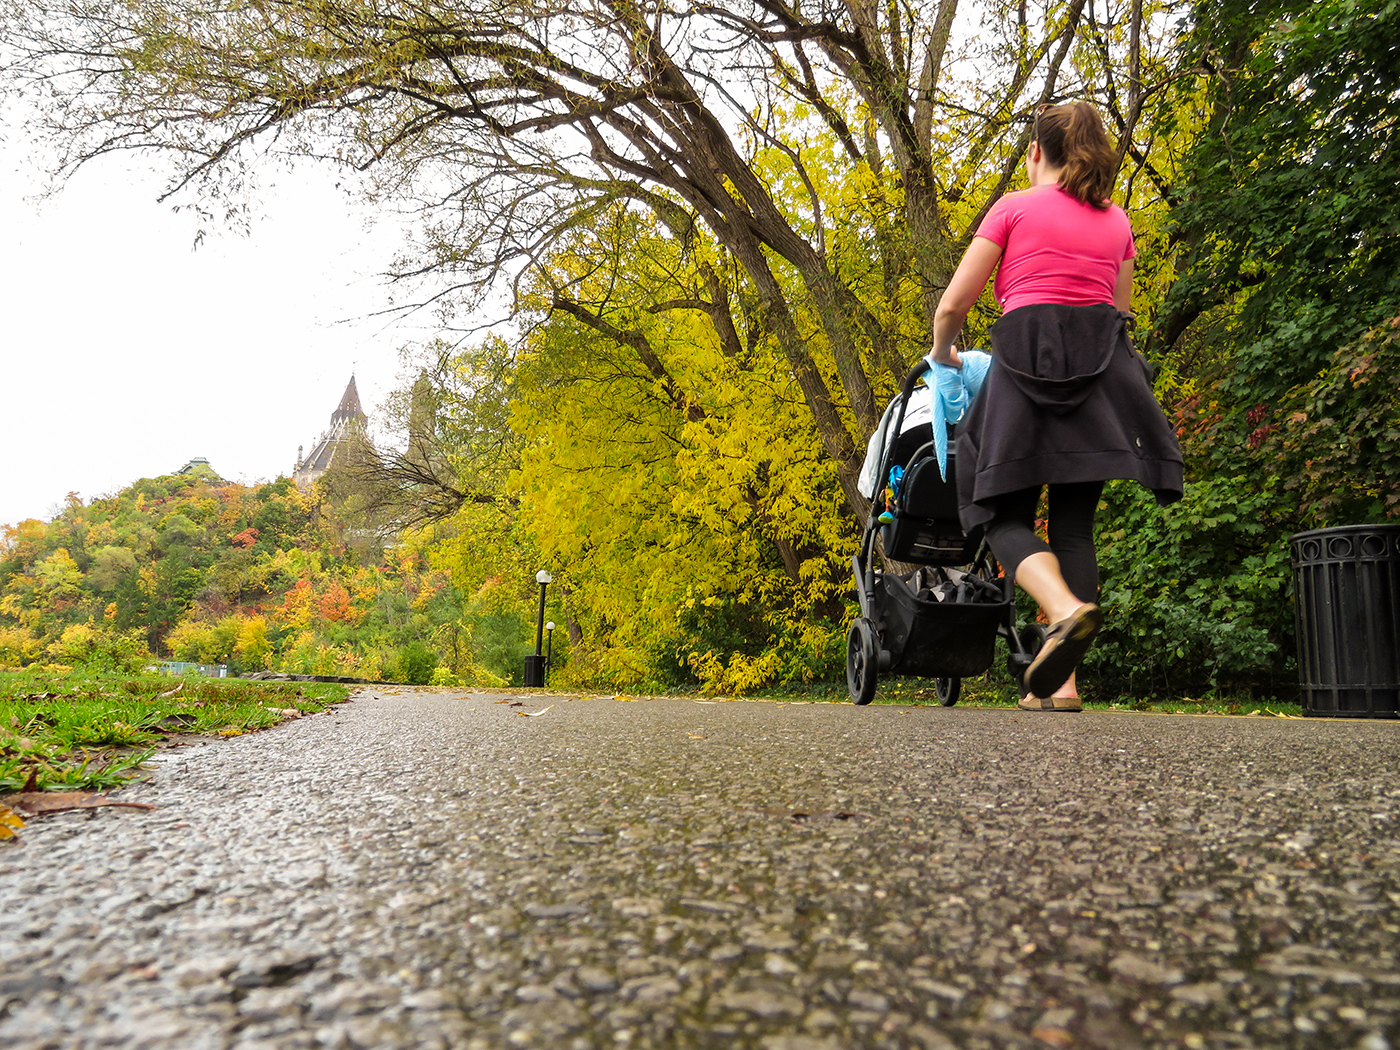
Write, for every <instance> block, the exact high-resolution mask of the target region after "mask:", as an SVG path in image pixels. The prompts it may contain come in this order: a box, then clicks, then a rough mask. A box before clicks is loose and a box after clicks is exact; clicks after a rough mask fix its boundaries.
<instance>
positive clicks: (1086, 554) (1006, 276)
mask: <svg viewBox="0 0 1400 1050" xmlns="http://www.w3.org/2000/svg"><path fill="white" fill-rule="evenodd" d="M1116 171H1117V155H1116V154H1115V153H1114V151H1113V149H1112V147H1111V146H1110V145H1109V142H1108V137H1107V136H1106V135H1105V134H1104V130H1103V124H1102V122H1101V121H1100V119H1099V115H1098V113H1097V112H1096V111H1095V110H1094V108H1093V107H1092V106H1090V105H1089V104H1088V103H1084V102H1074V103H1068V104H1065V105H1061V106H1042V107H1041V108H1040V109H1039V110H1037V111H1036V116H1035V129H1034V138H1033V139H1032V141H1031V144H1030V148H1029V150H1028V151H1027V154H1026V172H1027V174H1028V175H1029V177H1030V188H1029V189H1027V190H1022V191H1020V192H1018V193H1009V194H1007V195H1006V196H1004V197H1002V198H1001V200H999V201H998V202H997V203H996V204H995V205H994V206H993V207H992V209H991V211H989V212H988V213H987V217H986V218H985V219H984V220H983V222H982V224H981V225H980V226H979V227H978V229H977V234H976V236H975V237H974V238H973V240H972V244H971V246H970V247H969V248H968V249H967V252H966V254H965V255H964V256H963V258H962V261H961V262H960V263H959V264H958V268H957V271H956V273H954V275H953V279H952V280H951V281H950V282H949V284H948V288H947V290H946V291H945V292H944V293H943V297H942V299H941V300H940V301H939V304H938V310H937V313H936V314H935V317H934V346H933V353H932V357H933V359H934V360H935V361H938V362H940V363H942V364H947V365H952V366H954V367H961V361H960V358H959V355H958V351H957V348H956V347H955V346H954V345H953V343H954V340H955V339H956V338H957V336H958V333H959V332H960V331H961V330H962V326H963V322H964V321H966V319H967V314H968V311H969V310H970V309H971V308H972V306H973V304H974V303H975V302H976V301H977V299H978V297H979V296H980V295H981V294H982V290H983V289H984V288H985V287H986V285H987V281H988V279H989V278H990V277H991V276H992V273H993V271H995V272H996V281H995V283H994V284H993V286H992V288H993V293H994V294H995V295H996V299H997V302H998V303H999V304H1000V305H1001V308H1002V311H1003V315H1002V317H1001V319H1000V320H999V321H997V323H996V324H995V325H994V326H993V327H992V332H991V336H992V348H993V353H994V355H995V359H996V363H995V365H994V367H993V368H992V370H991V372H990V373H989V375H988V377H987V380H986V383H985V385H984V387H983V389H982V393H981V396H980V397H979V398H978V400H977V402H976V403H975V404H974V406H973V408H972V411H971V412H970V413H969V415H968V418H967V420H966V422H965V423H964V424H963V428H962V430H961V431H960V434H959V438H958V498H959V503H960V514H961V517H962V524H963V528H964V529H967V530H972V529H974V528H976V527H978V526H981V527H983V528H985V530H986V535H987V541H988V543H989V544H990V545H991V548H992V553H993V554H995V555H996V558H997V560H998V561H999V562H1000V563H1001V565H1002V567H1003V569H1004V570H1005V571H1006V572H1007V573H1008V574H1009V575H1010V576H1012V577H1013V578H1014V579H1015V581H1016V582H1017V583H1018V584H1019V585H1020V586H1021V587H1022V588H1023V589H1024V590H1025V591H1026V592H1027V593H1029V594H1030V595H1031V597H1032V598H1034V599H1035V601H1036V602H1037V603H1038V604H1039V605H1040V608H1041V610H1042V612H1044V614H1045V616H1046V619H1047V620H1048V621H1049V622H1050V624H1051V627H1050V631H1049V634H1048V636H1047V638H1046V641H1045V644H1044V646H1043V647H1042V648H1041V650H1040V652H1039V654H1037V656H1036V659H1035V661H1034V662H1033V663H1032V664H1031V665H1030V667H1029V668H1028V669H1027V671H1026V676H1025V681H1026V687H1027V690H1028V692H1027V694H1026V696H1025V697H1023V698H1022V699H1021V702H1020V706H1021V707H1022V708H1023V709H1024V710H1028V711H1078V710H1080V701H1079V690H1078V685H1077V682H1076V680H1075V669H1076V668H1077V667H1078V665H1079V662H1080V660H1081V659H1083V657H1084V654H1085V653H1086V652H1088V650H1089V647H1090V646H1091V645H1092V644H1093V640H1094V636H1095V635H1096V634H1097V633H1098V630H1099V627H1100V625H1101V624H1102V614H1101V613H1100V611H1099V607H1098V605H1097V604H1095V603H1096V602H1097V599H1098V588H1099V583H1098V560H1097V557H1096V555H1095V552H1094V513H1095V511H1096V510H1097V509H1098V504H1099V497H1100V495H1101V494H1102V491H1103V483H1104V482H1105V481H1107V480H1109V479H1111V478H1129V479H1132V480H1136V481H1138V482H1141V483H1142V484H1143V485H1146V486H1147V487H1148V488H1150V489H1152V490H1153V492H1154V493H1156V495H1157V499H1158V502H1159V503H1162V504H1166V503H1171V502H1173V501H1175V500H1178V499H1180V498H1181V494H1182V462H1181V451H1180V448H1179V447H1178V445H1177V441H1176V435H1175V434H1174V433H1173V431H1172V429H1171V426H1170V425H1169V424H1168V422H1167V419H1166V416H1165V415H1164V414H1163V412H1162V409H1161V406H1160V405H1158V403H1157V399H1156V397H1155V396H1154V395H1153V393H1152V385H1151V380H1150V373H1149V369H1148V366H1147V363H1146V362H1145V361H1144V360H1143V359H1142V357H1141V356H1140V355H1138V353H1137V352H1136V351H1135V350H1133V348H1132V345H1131V343H1130V342H1129V339H1128V322H1129V321H1130V320H1131V319H1132V314H1131V313H1130V310H1131V308H1132V282H1133V257H1134V255H1135V254H1136V252H1135V250H1134V247H1133V231H1132V227H1131V225H1130V224H1129V221H1128V216H1127V214H1126V213H1125V212H1124V211H1123V209H1122V208H1119V207H1118V206H1117V205H1114V204H1112V203H1110V202H1109V200H1108V196H1109V193H1110V192H1111V191H1112V189H1113V179H1114V175H1115V174H1116ZM1045 486H1048V487H1049V524H1048V535H1049V541H1050V542H1049V543H1048V544H1047V543H1045V542H1044V541H1042V540H1041V539H1040V538H1039V537H1038V536H1037V535H1036V534H1035V514H1036V508H1037V506H1038V505H1039V502H1040V495H1041V490H1042V488H1043V487H1045Z"/></svg>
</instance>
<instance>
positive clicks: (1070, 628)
mask: <svg viewBox="0 0 1400 1050" xmlns="http://www.w3.org/2000/svg"><path fill="white" fill-rule="evenodd" d="M1102 626H1103V611H1102V610H1101V609H1100V608H1099V607H1098V606H1097V605H1094V604H1092V603H1090V604H1088V605H1081V606H1080V607H1079V608H1078V609H1077V610H1076V611H1075V612H1074V613H1073V614H1072V615H1070V616H1066V617H1065V618H1064V619H1063V620H1061V621H1059V622H1058V623H1056V624H1054V625H1053V626H1051V628H1050V630H1049V631H1048V632H1047V633H1046V635H1045V644H1044V645H1042V646H1041V647H1040V652H1038V653H1036V654H1035V659H1034V660H1032V661H1031V665H1030V666H1029V667H1027V668H1026V677H1025V682H1026V691H1027V692H1029V693H1032V694H1033V695H1035V696H1037V697H1042V698H1045V697H1049V696H1050V694H1051V693H1053V692H1054V691H1055V690H1056V689H1058V688H1060V686H1062V685H1064V684H1065V682H1067V681H1069V676H1070V675H1072V674H1074V669H1075V668H1076V667H1078V666H1079V661H1080V660H1082V659H1084V654H1085V653H1087V652H1088V651H1089V647H1090V646H1091V645H1093V644H1094V636H1095V635H1097V634H1098V633H1099V628H1100V627H1102Z"/></svg>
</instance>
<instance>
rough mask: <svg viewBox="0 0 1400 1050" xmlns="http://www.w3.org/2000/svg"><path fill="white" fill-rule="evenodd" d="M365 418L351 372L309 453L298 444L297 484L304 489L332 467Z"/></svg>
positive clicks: (294, 473) (295, 477) (294, 472)
mask: <svg viewBox="0 0 1400 1050" xmlns="http://www.w3.org/2000/svg"><path fill="white" fill-rule="evenodd" d="M368 422H369V417H368V416H366V415H365V413H364V410H363V409H362V408H360V392H359V391H358V390H357V389H356V388H355V377H354V376H351V377H350V384H349V385H348V386H347V387H346V388H345V393H344V394H343V395H342V396H341V398H340V404H339V405H337V406H336V409H335V411H334V412H332V413H331V425H330V427H329V428H327V429H326V430H325V431H324V432H323V433H322V434H321V437H320V438H319V439H318V440H317V442H316V444H315V445H314V446H313V447H312V449H311V454H310V455H308V456H306V457H304V458H303V456H302V454H301V448H300V447H298V448H297V465H296V469H295V470H294V471H293V472H292V480H293V481H295V482H296V484H297V488H299V489H301V491H303V492H305V491H306V490H307V489H309V488H310V487H311V485H312V482H314V481H315V480H316V479H317V478H319V477H320V476H321V475H322V474H324V473H325V472H326V471H327V470H329V469H330V468H331V464H333V463H335V462H336V459H337V457H339V456H343V455H344V454H345V451H346V450H347V449H348V447H349V445H350V440H351V437H352V436H353V435H354V434H355V432H356V431H359V430H363V429H364V427H365V425H366V424H367V423H368Z"/></svg>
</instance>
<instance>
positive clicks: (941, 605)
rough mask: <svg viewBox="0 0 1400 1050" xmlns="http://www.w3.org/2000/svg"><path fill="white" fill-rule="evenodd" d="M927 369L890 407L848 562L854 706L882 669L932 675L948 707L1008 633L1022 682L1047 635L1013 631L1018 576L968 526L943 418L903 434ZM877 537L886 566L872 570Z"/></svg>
mask: <svg viewBox="0 0 1400 1050" xmlns="http://www.w3.org/2000/svg"><path fill="white" fill-rule="evenodd" d="M928 370H929V366H928V364H927V363H926V362H923V361H921V362H919V364H917V365H916V366H915V367H914V369H913V370H912V371H911V372H910V373H909V375H908V377H907V378H906V379H905V381H904V386H903V389H902V391H901V393H900V395H899V399H898V407H897V408H895V407H894V406H891V408H892V410H893V411H892V413H887V414H886V419H885V421H884V422H885V424H887V425H885V426H882V428H881V431H882V433H881V436H880V439H879V441H878V444H874V443H873V452H874V454H875V455H876V456H877V457H878V463H879V470H878V473H877V475H876V477H877V478H878V479H879V482H878V484H879V487H878V488H877V489H876V495H875V501H874V504H873V505H872V507H871V510H870V517H869V519H868V520H867V521H866V523H865V529H864V531H863V532H862V534H861V543H860V550H859V552H858V553H857V554H856V555H855V556H854V557H853V558H852V559H851V567H852V569H853V570H854V572H855V583H856V596H857V598H858V599H859V601H860V615H859V616H858V617H856V619H855V621H854V622H853V623H852V624H851V631H850V635H849V637H848V639H847V646H846V685H847V687H848V688H849V690H850V694H851V702H852V703H855V704H868V703H870V701H871V700H873V699H874V698H875V688H876V681H877V679H878V677H879V675H881V674H899V675H918V676H921V677H925V678H933V679H934V684H935V691H936V694H937V696H938V701H939V703H941V704H942V705H943V706H944V707H951V706H953V705H954V704H956V703H957V702H958V697H959V695H960V694H961V692H962V680H963V679H964V678H970V677H972V676H974V675H979V674H982V673H983V672H985V671H986V670H987V669H988V668H989V667H991V666H992V661H993V660H994V659H995V648H996V640H997V638H998V637H1002V638H1005V639H1006V642H1007V648H1008V650H1009V654H1010V655H1009V656H1008V658H1007V668H1008V670H1010V672H1011V673H1012V675H1013V676H1015V678H1016V680H1017V681H1018V682H1021V679H1022V676H1023V675H1024V673H1025V670H1026V668H1027V667H1028V666H1030V662H1031V660H1032V659H1033V658H1034V656H1035V654H1036V652H1037V651H1039V649H1040V645H1041V643H1042V642H1043V641H1044V638H1045V627H1044V626H1043V625H1041V624H1038V623H1032V624H1028V625H1027V626H1026V627H1024V628H1022V629H1020V630H1018V629H1017V625H1016V604H1015V601H1014V593H1013V581H1012V580H1010V579H1009V578H1007V577H1005V576H1003V575H1001V571H1000V567H999V566H998V565H997V562H996V559H995V558H994V557H993V556H992V552H991V549H990V548H989V547H988V546H987V542H986V539H985V538H984V537H983V536H982V535H981V530H980V529H978V530H976V531H975V532H973V533H972V534H967V533H964V532H963V529H962V525H961V523H960V522H959V520H958V494H957V457H956V454H955V452H954V449H953V448H952V447H951V446H952V444H953V443H952V442H951V441H949V448H948V457H947V480H946V481H945V480H944V479H943V478H942V477H941V476H940V474H939V470H938V459H937V457H936V455H935V444H934V441H933V429H932V428H933V426H934V425H942V424H939V423H937V422H935V423H934V424H928V423H922V424H919V425H918V426H912V427H911V428H910V429H909V430H908V431H905V432H903V433H901V430H902V429H903V425H904V419H905V413H906V412H907V411H908V408H909V402H910V398H911V397H912V396H913V394H914V391H915V388H916V387H917V386H918V384H919V380H920V379H922V378H923V377H924V375H925V373H927V372H928ZM891 414H892V415H893V417H894V420H893V424H892V425H888V424H889V423H890V416H891ZM949 430H951V427H949ZM892 468H902V470H903V474H902V476H900V474H899V472H898V471H897V470H896V471H895V476H894V479H893V480H891V469H892ZM887 485H888V487H886V486H887ZM882 502H883V504H884V505H883V507H882V505H881V504H882ZM882 511H883V513H882ZM877 536H878V537H879V538H880V540H881V541H882V543H883V547H884V557H885V561H886V563H887V568H886V570H885V571H881V570H879V569H876V568H875V541H876V537H877ZM889 561H898V562H904V563H906V564H911V565H914V566H917V568H915V569H914V570H913V571H912V572H907V573H903V574H898V573H894V572H891V571H888V562H889Z"/></svg>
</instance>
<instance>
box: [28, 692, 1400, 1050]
mask: <svg viewBox="0 0 1400 1050" xmlns="http://www.w3.org/2000/svg"><path fill="white" fill-rule="evenodd" d="M498 699H500V697H499V695H497V696H488V695H485V694H465V695H464V694H460V693H458V694H451V693H442V692H427V691H423V692H412V691H407V692H403V693H400V694H397V695H386V694H384V693H376V692H367V693H363V694H361V695H360V696H359V698H358V699H356V700H355V701H354V702H353V703H351V704H348V705H345V706H343V707H341V708H338V709H335V710H334V711H332V712H331V713H328V714H325V715H319V716H315V717H310V718H305V719H302V720H300V721H297V722H293V723H290V724H288V725H286V726H284V727H281V728H279V729H277V730H274V731H271V732H268V733H263V734H258V735H254V736H247V737H241V738H237V739H234V740H231V741H228V742H221V743H215V744H209V745H206V746H202V747H197V748H194V749H190V750H185V751H179V752H171V753H168V754H167V757H166V759H165V761H164V762H163V764H162V766H161V767H160V768H159V770H158V771H157V773H156V774H155V776H154V777H153V778H152V780H151V782H150V783H149V784H147V785H143V786H139V787H136V788H133V789H131V790H130V791H129V792H128V796H129V797H131V798H133V799H136V800H144V801H152V802H156V803H158V804H159V806H160V808H159V809H157V810H154V811H150V812H142V811H134V810H98V811H92V812H91V813H86V814H74V815H68V816H63V817H56V818H51V819H48V820H45V821H37V822H34V823H33V824H31V825H30V826H29V828H27V829H26V831H25V835H24V837H25V840H26V842H25V845H23V846H22V847H18V848H13V847H7V848H0V1046H4V1047H6V1048H8V1050H21V1048H23V1050H35V1048H39V1047H64V1048H68V1047H84V1048H85V1047H151V1048H162V1050H163V1048H172V1050H173V1048H180V1050H187V1048H202V1047H219V1048H224V1047H249V1048H251V1047H277V1048H292V1047H374V1048H392V1047H415V1048H416V1047H452V1048H470V1050H485V1048H496V1047H540V1048H550V1050H571V1048H578V1050H592V1048H608V1050H635V1048H646V1050H652V1048H663V1047H676V1048H691V1047H694V1048H709V1047H714V1048H720V1047H724V1048H726V1050H729V1048H739V1050H744V1048H750V1047H752V1048H762V1050H849V1048H865V1047H871V1048H883V1047H890V1048H918V1050H945V1048H948V1047H969V1048H980V1047H985V1048H998V1050H1000V1048H1006V1047H1011V1048H1017V1047H1027V1048H1030V1047H1035V1048H1039V1050H1044V1048H1045V1047H1059V1048H1068V1047H1086V1048H1103V1050H1110V1048H1111V1050H1132V1048H1135V1047H1173V1048H1181V1047H1185V1048H1189V1050H1196V1048H1212V1050H1216V1048H1221V1050H1223V1048H1227V1047H1228V1048H1233V1047H1256V1048H1260V1050H1263V1048H1271V1050H1272V1048H1282V1047H1298V1048H1308V1050H1315V1048H1326V1047H1344V1048H1348V1050H1352V1048H1356V1050H1384V1048H1388V1047H1391V1046H1392V1045H1395V1044H1397V1042H1400V1040H1398V1039H1397V1031H1400V963H1397V958H1396V956H1397V951H1400V936H1398V935H1400V842H1398V841H1397V836H1396V830H1395V824H1396V804H1395V803H1396V799H1397V797H1400V776H1398V775H1397V770H1400V724H1394V723H1375V722H1372V723H1366V722H1329V721H1323V720H1305V721H1300V720H1276V719H1226V718H1187V717H1170V716H1146V715H1134V714H1129V713H1118V712H1112V713H1109V712H1090V713H1086V714H1084V715H1080V716H1070V715H1024V714H1021V713H1019V712H1016V711H1010V710H995V711H993V710H971V709H960V708H954V709H951V710H943V709H939V708H924V709H899V708H892V707H878V706H877V707H874V708H867V709H857V708H852V707H849V706H845V705H840V706H836V705H830V706H828V705H779V704H757V703H754V704H750V703H722V704H702V703H696V702H693V701H689V700H658V701H642V702H634V703H621V702H616V701H612V700H571V701H566V700H565V699H563V698H561V697H552V698H547V699H539V698H531V699H527V700H525V701H524V702H525V704H526V705H527V706H524V707H511V706H509V705H508V704H506V703H496V702H495V701H496V700H498ZM548 704H553V705H554V706H553V707H552V708H551V709H550V710H548V711H547V712H546V713H545V714H542V715H539V716H538V717H534V718H522V717H520V713H521V712H523V711H535V710H539V709H541V708H544V707H545V706H546V705H548Z"/></svg>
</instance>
